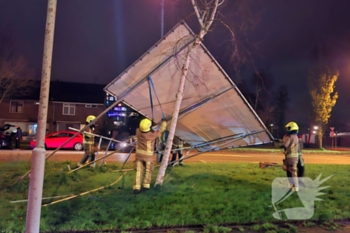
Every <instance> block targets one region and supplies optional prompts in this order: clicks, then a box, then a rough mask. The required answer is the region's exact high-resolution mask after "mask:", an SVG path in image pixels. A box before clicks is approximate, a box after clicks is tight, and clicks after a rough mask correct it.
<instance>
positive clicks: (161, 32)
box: [160, 0, 164, 38]
mask: <svg viewBox="0 0 350 233" xmlns="http://www.w3.org/2000/svg"><path fill="white" fill-rule="evenodd" d="M160 17H161V19H160V38H163V36H164V0H162V10H161V16H160Z"/></svg>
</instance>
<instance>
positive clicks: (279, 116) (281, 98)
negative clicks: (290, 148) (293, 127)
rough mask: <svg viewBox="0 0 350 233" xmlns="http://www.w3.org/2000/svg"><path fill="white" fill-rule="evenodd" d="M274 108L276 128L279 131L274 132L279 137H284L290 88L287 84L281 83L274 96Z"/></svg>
mask: <svg viewBox="0 0 350 233" xmlns="http://www.w3.org/2000/svg"><path fill="white" fill-rule="evenodd" d="M274 99H275V101H274V110H273V118H274V129H276V131H277V132H275V133H274V136H277V137H278V138H282V137H283V134H284V132H283V129H284V125H285V123H286V122H285V120H286V111H287V107H288V89H287V86H285V85H281V86H280V87H279V89H278V91H277V93H276V94H275V97H274Z"/></svg>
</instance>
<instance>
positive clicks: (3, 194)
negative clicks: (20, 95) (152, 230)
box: [0, 161, 350, 232]
mask: <svg viewBox="0 0 350 233" xmlns="http://www.w3.org/2000/svg"><path fill="white" fill-rule="evenodd" d="M67 164H69V162H64V163H63V162H60V163H58V162H50V161H49V162H47V163H46V168H45V179H44V190H43V197H52V196H57V195H69V194H79V193H81V192H85V191H88V190H91V189H95V188H98V187H100V186H104V185H108V184H110V183H112V182H113V181H115V180H116V179H117V178H118V177H119V176H120V175H121V173H120V172H115V170H116V169H119V168H120V166H121V165H120V164H108V165H105V166H103V167H101V168H98V167H97V168H96V169H93V168H91V167H86V168H84V169H81V170H79V171H77V172H74V173H72V174H67ZM70 165H71V166H74V164H73V163H70ZM128 166H129V168H130V166H131V164H128ZM0 169H1V171H2V176H1V178H0V188H1V189H0V212H1V213H2V217H1V218H0V229H1V230H2V231H4V232H23V231H24V228H25V220H26V207H27V203H26V202H18V203H10V201H15V200H22V199H27V195H28V193H27V192H28V185H29V180H28V179H26V180H23V181H22V182H20V183H19V184H16V185H14V184H13V182H14V181H15V180H16V179H17V178H18V177H19V176H20V175H23V174H24V173H25V172H26V171H28V169H30V164H29V163H25V162H9V163H1V164H0ZM306 169H307V170H306V172H307V174H306V176H307V177H310V178H311V179H315V178H316V177H317V176H318V175H319V174H320V173H322V177H321V178H325V177H327V176H329V175H332V174H334V173H335V175H334V176H333V177H332V178H331V179H330V180H328V181H326V182H325V183H324V185H323V186H328V185H329V186H330V188H328V189H325V190H324V193H325V195H322V196H320V198H322V199H323V201H318V202H316V209H315V213H314V216H313V217H312V219H313V220H323V221H329V220H333V219H343V218H350V187H349V185H348V184H349V181H348V178H349V177H350V167H349V166H348V165H307V167H306ZM157 171H158V169H155V172H154V179H155V176H156V174H157ZM284 176H285V173H284V172H283V171H282V170H281V168H278V167H272V168H266V169H259V168H258V166H257V165H256V164H251V163H249V164H245V163H225V164H220V163H215V164H209V163H207V164H204V163H185V166H183V167H175V168H169V169H168V171H167V176H166V180H165V182H164V184H163V185H162V186H160V187H156V188H152V189H151V190H149V191H147V192H144V193H141V194H138V195H133V194H132V184H133V179H134V171H130V172H128V173H127V174H126V175H125V177H124V179H121V180H120V181H119V182H118V183H117V184H115V185H114V186H111V187H106V188H104V189H102V190H100V191H97V192H92V193H89V194H87V195H84V196H79V197H77V198H74V199H71V200H68V201H63V202H60V203H57V204H54V205H49V206H45V207H42V212H41V226H40V230H41V231H54V232H59V231H67V230H95V231H98V230H106V229H122V230H130V229H133V228H143V229H144V228H148V227H153V226H156V227H168V226H186V225H197V224H202V225H204V226H207V227H206V228H205V229H207V230H206V231H208V232H212V230H213V229H214V228H215V229H216V230H215V231H217V232H225V231H226V232H227V231H228V229H227V228H225V227H224V226H222V227H219V225H221V224H224V223H239V224H246V223H252V222H254V223H256V224H260V225H256V227H259V228H261V229H264V230H267V229H268V230H274V229H275V226H274V225H273V224H275V223H276V222H278V221H281V220H276V219H274V218H273V216H272V214H273V213H274V209H273V208H272V207H271V184H272V181H273V180H274V178H276V177H284ZM55 200H57V199H52V200H43V202H44V203H50V202H52V201H55ZM288 204H289V205H290V206H295V205H298V206H300V204H301V203H300V202H298V201H295V202H294V203H290V202H289V203H288ZM283 221H284V220H283ZM212 228H213V229H212ZM252 229H253V228H252ZM240 230H244V229H243V228H240Z"/></svg>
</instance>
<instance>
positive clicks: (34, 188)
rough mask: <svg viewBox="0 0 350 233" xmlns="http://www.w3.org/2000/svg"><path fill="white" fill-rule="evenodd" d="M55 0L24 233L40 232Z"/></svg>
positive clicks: (52, 0)
mask: <svg viewBox="0 0 350 233" xmlns="http://www.w3.org/2000/svg"><path fill="white" fill-rule="evenodd" d="M56 6H57V0H48V5H47V15H46V28H45V42H44V54H43V64H42V74H41V87H40V104H39V111H38V133H37V138H36V147H35V148H34V150H33V152H32V159H31V169H30V170H31V171H30V182H29V191H28V206H27V216H26V231H25V232H26V233H37V232H39V230H40V215H41V204H42V203H41V202H42V194H43V183H44V172H45V156H46V150H45V143H44V140H45V134H46V123H47V110H48V102H49V89H50V78H51V64H52V50H53V40H54V31H55V19H56Z"/></svg>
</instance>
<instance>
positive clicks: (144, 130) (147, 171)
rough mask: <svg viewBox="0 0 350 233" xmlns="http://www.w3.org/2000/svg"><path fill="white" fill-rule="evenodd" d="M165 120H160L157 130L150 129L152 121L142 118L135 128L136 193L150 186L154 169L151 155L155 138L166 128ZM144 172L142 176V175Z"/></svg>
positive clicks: (134, 191) (134, 189)
mask: <svg viewBox="0 0 350 233" xmlns="http://www.w3.org/2000/svg"><path fill="white" fill-rule="evenodd" d="M166 127H167V122H166V121H162V123H161V125H160V126H157V127H155V128H159V130H157V129H155V130H153V129H152V121H150V120H149V119H147V118H146V119H143V120H141V122H140V125H139V128H138V129H136V155H135V162H134V166H135V170H136V174H135V181H134V186H133V193H134V194H138V193H140V192H141V188H142V189H143V190H148V189H149V188H150V187H151V181H152V173H153V169H154V164H153V155H154V144H155V140H156V139H157V138H158V137H160V135H161V133H162V132H164V131H165V130H166ZM143 173H144V176H143Z"/></svg>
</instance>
